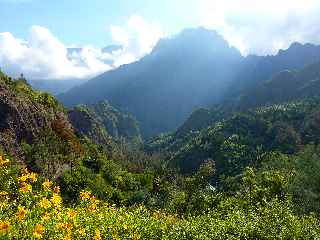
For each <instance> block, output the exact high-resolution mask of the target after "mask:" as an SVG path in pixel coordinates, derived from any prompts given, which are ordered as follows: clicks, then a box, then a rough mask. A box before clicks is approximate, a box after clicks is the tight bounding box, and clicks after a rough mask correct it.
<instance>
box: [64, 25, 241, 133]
mask: <svg viewBox="0 0 320 240" xmlns="http://www.w3.org/2000/svg"><path fill="white" fill-rule="evenodd" d="M241 60H242V56H241V54H240V52H239V51H238V50H236V49H235V48H232V47H230V46H229V45H228V43H227V42H226V41H225V40H224V39H223V38H222V37H221V36H220V35H218V34H217V33H216V32H215V31H209V30H206V29H203V28H199V29H188V30H185V31H183V32H182V33H180V34H179V35H177V36H175V37H173V38H171V39H163V40H160V41H159V43H158V44H157V46H156V47H155V48H154V50H153V51H152V52H151V54H149V55H147V56H146V57H144V58H142V59H141V60H140V61H138V62H135V63H132V64H129V65H125V66H121V67H120V68H118V69H116V70H113V71H109V72H107V73H104V74H102V75H100V76H98V77H96V78H94V79H92V80H90V81H88V82H87V83H85V84H83V85H81V86H78V87H75V88H73V89H72V90H70V91H68V92H67V93H65V94H62V95H60V96H59V99H60V100H61V101H62V102H63V103H65V104H66V105H67V106H73V105H76V104H79V103H95V102H98V101H100V100H103V99H107V100H108V101H109V102H110V103H111V104H112V105H113V106H115V107H117V108H119V109H121V110H124V111H127V112H129V113H131V114H132V115H134V116H135V117H136V118H137V120H138V122H139V123H140V127H141V131H142V134H143V136H144V137H146V138H148V137H150V136H155V135H156V134H159V133H161V132H165V131H170V130H173V129H175V128H176V127H178V126H179V125H180V124H181V123H182V122H183V121H184V120H185V119H186V118H187V116H188V115H189V114H190V113H191V112H192V110H193V109H194V108H196V107H199V106H206V105H208V104H211V103H212V102H216V101H217V100H218V99H220V97H221V95H222V92H223V90H224V89H225V88H226V86H228V83H230V82H231V80H232V79H233V78H234V76H235V74H236V73H237V66H238V65H239V63H240V62H241ZM230 69H232V70H233V71H230Z"/></svg>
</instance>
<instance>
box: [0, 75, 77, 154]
mask: <svg viewBox="0 0 320 240" xmlns="http://www.w3.org/2000/svg"><path fill="white" fill-rule="evenodd" d="M51 104H52V105H51ZM50 105H51V106H50ZM57 122H59V123H60V124H62V126H63V128H66V129H67V130H68V131H70V132H73V128H72V125H71V124H70V122H69V121H68V118H67V116H66V115H65V114H64V112H63V108H62V107H58V103H57V102H56V101H55V99H54V98H53V97H51V96H50V95H48V94H45V93H38V92H34V91H33V90H32V89H31V88H30V87H29V86H28V85H27V84H26V83H25V82H24V81H23V80H17V81H13V80H11V79H10V78H9V77H7V76H5V75H4V74H2V73H1V72H0V147H1V148H2V150H3V151H5V152H8V153H11V154H12V155H14V156H15V157H16V158H17V159H19V160H23V159H24V156H23V152H22V150H21V147H20V145H21V143H22V142H26V143H28V144H34V143H36V142H35V141H36V139H37V136H38V135H39V134H40V132H41V131H43V130H44V129H48V128H49V129H52V125H53V124H55V123H57Z"/></svg>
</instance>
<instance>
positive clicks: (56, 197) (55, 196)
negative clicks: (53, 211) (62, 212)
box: [51, 193, 62, 208]
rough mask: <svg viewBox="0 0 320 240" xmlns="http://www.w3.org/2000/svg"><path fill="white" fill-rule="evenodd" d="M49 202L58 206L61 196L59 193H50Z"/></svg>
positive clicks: (59, 205)
mask: <svg viewBox="0 0 320 240" xmlns="http://www.w3.org/2000/svg"><path fill="white" fill-rule="evenodd" d="M51 202H52V204H53V205H54V206H55V207H56V208H60V207H61V204H62V198H61V197H60V195H58V194H56V193H54V194H53V195H52V198H51Z"/></svg>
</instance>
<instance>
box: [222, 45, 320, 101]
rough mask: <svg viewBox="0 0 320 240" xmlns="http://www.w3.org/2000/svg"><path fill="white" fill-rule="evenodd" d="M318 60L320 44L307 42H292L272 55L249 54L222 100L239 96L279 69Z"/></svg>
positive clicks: (292, 67) (291, 68) (268, 78)
mask: <svg viewBox="0 0 320 240" xmlns="http://www.w3.org/2000/svg"><path fill="white" fill-rule="evenodd" d="M318 61H320V46H318V45H313V44H309V43H307V44H300V43H297V42H295V43H292V44H291V45H290V47H289V48H288V49H286V50H279V52H278V53H277V54H276V55H274V56H254V55H250V56H248V57H246V58H245V59H244V61H243V63H242V66H241V71H240V73H239V74H238V76H237V77H236V78H235V79H234V81H233V82H232V83H231V84H230V86H229V88H228V90H227V91H226V95H225V97H224V101H228V100H230V99H233V98H237V97H239V96H240V95H241V94H242V93H243V92H244V91H247V90H248V89H252V88H255V87H256V86H258V85H260V84H261V83H262V82H264V81H267V80H270V78H271V77H272V76H273V75H274V74H276V73H278V72H280V71H283V70H297V69H301V68H303V67H304V66H306V65H310V64H313V63H315V62H318Z"/></svg>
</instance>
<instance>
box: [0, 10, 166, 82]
mask: <svg viewBox="0 0 320 240" xmlns="http://www.w3.org/2000/svg"><path fill="white" fill-rule="evenodd" d="M110 31H111V35H112V39H113V41H114V43H117V44H120V45H122V46H123V48H122V49H120V50H117V51H114V52H112V53H106V52H103V51H102V50H101V49H97V48H94V47H92V46H82V47H79V48H77V47H76V46H72V48H68V47H67V46H65V45H64V44H63V43H62V42H61V41H60V40H59V39H58V38H56V37H55V36H54V35H53V34H52V33H51V32H50V31H49V30H48V29H46V28H44V27H41V26H32V27H31V29H30V33H29V36H28V39H26V40H22V39H18V38H16V37H14V36H13V35H12V34H11V33H8V32H4V33H0V67H1V68H2V69H3V70H4V71H5V72H6V73H8V74H9V75H12V76H14V77H16V76H18V75H19V74H20V73H24V75H25V76H26V77H27V78H30V79H71V78H78V79H88V78H91V77H94V76H96V75H98V74H101V73H103V72H105V71H108V70H110V69H113V68H115V67H118V66H120V65H122V64H127V63H131V62H133V61H136V60H138V59H139V58H141V57H143V56H144V55H145V54H147V53H149V52H150V51H151V50H152V48H153V46H154V45H155V44H156V43H157V41H158V39H159V38H160V36H161V35H162V34H161V30H160V28H159V27H158V26H156V25H153V24H148V23H147V22H146V21H145V20H144V19H143V18H142V17H139V16H132V17H130V18H129V19H128V21H127V23H126V25H125V26H124V27H119V26H111V27H110Z"/></svg>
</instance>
